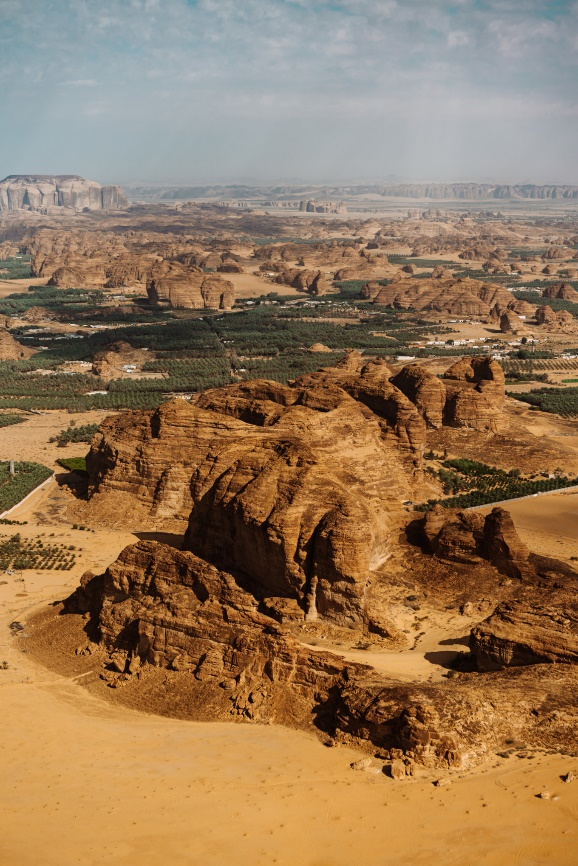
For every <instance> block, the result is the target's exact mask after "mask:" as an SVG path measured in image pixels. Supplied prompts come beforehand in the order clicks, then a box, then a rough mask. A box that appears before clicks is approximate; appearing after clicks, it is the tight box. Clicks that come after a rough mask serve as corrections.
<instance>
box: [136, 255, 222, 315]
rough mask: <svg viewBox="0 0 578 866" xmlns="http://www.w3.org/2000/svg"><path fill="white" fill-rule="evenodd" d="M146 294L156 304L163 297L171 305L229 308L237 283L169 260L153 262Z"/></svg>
mask: <svg viewBox="0 0 578 866" xmlns="http://www.w3.org/2000/svg"><path fill="white" fill-rule="evenodd" d="M147 295H148V297H149V300H150V302H151V303H153V304H159V303H162V302H163V301H164V302H168V303H169V304H170V305H171V307H180V308H184V309H198V310H206V309H213V310H230V309H231V307H232V306H233V304H234V301H235V294H234V286H233V284H232V283H231V282H229V280H224V279H223V278H222V277H221V276H220V275H217V274H204V273H203V272H202V271H201V270H200V269H199V268H194V269H187V268H186V267H184V266H183V265H180V264H176V263H174V262H166V261H163V262H160V263H159V264H157V265H155V266H153V268H152V270H151V273H150V277H149V279H148V281H147Z"/></svg>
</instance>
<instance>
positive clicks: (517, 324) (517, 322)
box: [500, 310, 524, 334]
mask: <svg viewBox="0 0 578 866" xmlns="http://www.w3.org/2000/svg"><path fill="white" fill-rule="evenodd" d="M523 330H524V325H523V322H522V320H521V319H520V317H519V316H518V315H517V314H516V313H514V311H513V310H506V312H505V313H503V314H502V315H501V317H500V331H501V332H502V334H519V333H521V332H522V331H523Z"/></svg>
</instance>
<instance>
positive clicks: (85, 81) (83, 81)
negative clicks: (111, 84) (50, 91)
mask: <svg viewBox="0 0 578 866" xmlns="http://www.w3.org/2000/svg"><path fill="white" fill-rule="evenodd" d="M60 84H61V86H62V87H96V85H97V84H98V81H95V79H94V78H76V79H72V80H71V81H61V82H60Z"/></svg>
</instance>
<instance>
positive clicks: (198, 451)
mask: <svg viewBox="0 0 578 866" xmlns="http://www.w3.org/2000/svg"><path fill="white" fill-rule="evenodd" d="M448 372H449V374H450V378H448V379H447V380H443V381H441V380H438V379H437V378H436V377H433V376H431V374H428V373H426V372H425V371H423V372H422V371H420V370H419V369H415V365H412V367H410V368H409V369H408V370H407V372H404V371H403V370H402V371H401V372H400V373H399V374H397V375H396V376H395V377H393V379H392V372H391V370H390V369H389V368H388V366H387V364H385V362H383V361H369V362H367V361H366V360H365V359H363V358H362V357H361V355H360V354H359V353H358V352H351V353H349V354H348V355H347V356H346V357H345V358H344V359H343V361H341V362H340V363H339V364H337V365H336V366H335V367H332V368H328V369H325V370H321V371H319V372H317V373H311V374H309V375H305V376H302V377H300V378H299V379H297V380H296V382H295V383H294V385H293V386H291V387H288V386H285V385H281V384H279V383H276V382H266V381H261V380H252V381H249V382H243V383H239V384H238V385H232V386H228V387H224V388H216V389H213V390H209V391H205V392H204V393H203V394H201V395H199V396H198V397H196V398H194V401H193V403H192V404H189V403H186V402H184V401H182V400H176V401H173V402H172V403H165V404H163V405H162V406H161V407H160V408H159V409H157V410H155V411H152V412H133V413H125V414H124V415H122V416H118V417H114V418H109V419H107V421H105V423H104V424H103V425H102V426H101V428H100V431H99V433H98V434H97V435H96V437H95V438H94V440H93V443H92V446H91V450H90V453H89V455H88V458H87V468H88V471H89V474H90V486H89V492H90V496H91V502H92V504H93V505H94V506H95V507H97V508H99V509H100V510H102V509H103V508H105V507H107V503H122V502H123V501H125V500H126V504H127V507H128V503H129V502H130V503H131V506H130V507H131V513H132V514H133V516H134V519H135V520H138V521H139V522H140V524H141V525H144V524H145V523H147V522H148V523H151V522H152V523H153V524H154V523H156V522H158V521H162V520H170V519H179V520H187V519H188V529H187V533H186V545H187V547H188V549H190V550H192V551H193V552H194V553H196V554H197V555H198V556H202V557H203V558H205V559H207V560H209V561H210V562H212V563H213V564H215V565H216V566H217V567H219V568H223V569H225V570H227V571H230V572H232V573H234V574H236V573H241V574H243V575H245V577H246V578H247V579H250V580H251V581H252V582H253V584H256V585H258V586H259V587H261V589H260V590H259V591H260V592H261V593H265V594H272V593H274V594H277V595H281V596H285V597H288V598H293V599H295V600H296V602H297V603H298V604H299V606H300V607H301V609H302V610H303V611H304V612H306V613H307V614H308V615H309V616H310V617H315V616H316V615H321V616H324V617H326V618H329V619H333V620H335V621H337V622H340V623H342V624H354V623H359V622H360V621H362V620H363V618H364V616H365V602H364V598H365V591H366V585H367V579H368V575H369V572H370V571H371V570H372V569H374V568H376V567H377V565H378V564H379V563H380V562H381V561H382V560H383V558H384V557H385V556H387V552H388V549H389V544H390V528H389V520H388V516H387V512H388V508H389V505H388V503H389V502H390V501H391V499H392V498H393V499H394V500H396V499H397V501H399V500H400V499H401V498H402V497H406V496H407V495H408V494H409V493H410V492H411V490H412V488H413V486H414V485H415V484H417V483H419V482H418V478H419V474H417V475H416V470H417V469H419V466H420V462H421V453H422V451H423V447H424V444H425V436H426V424H429V425H430V426H433V427H435V426H439V425H440V424H441V423H448V422H449V423H450V424H451V425H454V426H455V425H457V426H468V427H471V428H473V429H480V430H487V429H494V427H495V426H496V423H497V417H498V414H499V409H500V406H501V401H502V400H503V374H502V373H501V369H500V368H499V366H498V365H497V364H496V363H495V362H492V361H489V360H488V359H485V358H473V359H464V361H463V362H460V363H459V364H456V365H454V367H452V368H451V370H450V371H448ZM452 377H453V378H452ZM500 377H501V379H500ZM390 380H391V381H390ZM398 385H399V386H400V387H398ZM446 387H447V388H448V389H449V395H450V396H449V398H448V402H447V405H444V394H445V388H446ZM404 391H405V392H406V393H404ZM413 400H415V402H412V401H413ZM448 406H449V408H448ZM345 453H347V460H346V461H344V460H343V455H344V454H345ZM384 479H387V482H386V483H385V482H384ZM108 507H110V508H111V510H112V511H113V512H114V513H116V511H117V509H118V508H121V509H122V508H123V507H124V506H121V505H114V506H113V505H112V504H110V505H109V506H108Z"/></svg>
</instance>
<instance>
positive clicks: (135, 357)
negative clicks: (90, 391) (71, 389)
mask: <svg viewBox="0 0 578 866" xmlns="http://www.w3.org/2000/svg"><path fill="white" fill-rule="evenodd" d="M149 357H150V355H149V353H148V352H147V351H146V350H143V349H135V348H134V347H133V346H131V344H130V343H127V342H126V340H117V341H115V342H114V343H110V344H109V345H108V346H105V347H104V349H101V350H100V352H97V353H96V354H95V356H94V358H93V361H92V372H93V373H94V374H95V375H96V376H99V377H100V378H101V379H118V378H120V377H121V376H122V375H123V374H126V373H127V371H126V370H125V369H124V368H125V367H129V368H130V372H134V368H138V367H142V364H143V363H144V362H145V361H146V360H148V358H149Z"/></svg>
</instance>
